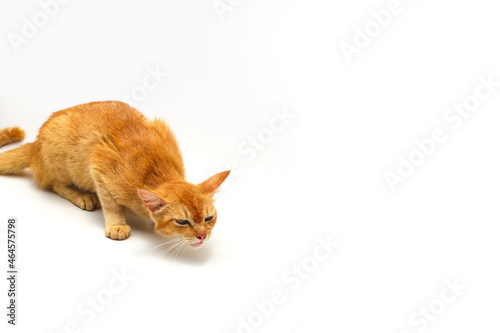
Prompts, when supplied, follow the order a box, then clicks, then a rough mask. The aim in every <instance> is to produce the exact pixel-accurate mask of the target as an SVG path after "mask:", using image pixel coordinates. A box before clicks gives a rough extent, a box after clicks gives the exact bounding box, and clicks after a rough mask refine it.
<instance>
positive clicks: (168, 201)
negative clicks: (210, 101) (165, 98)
mask: <svg viewBox="0 0 500 333" xmlns="http://www.w3.org/2000/svg"><path fill="white" fill-rule="evenodd" d="M23 138H24V132H23V131H22V130H21V129H19V128H17V127H15V128H11V129H4V130H2V131H0V146H2V145H4V144H7V143H9V142H13V141H18V140H21V139H23ZM27 167H29V168H30V169H31V170H32V171H33V178H34V179H35V181H36V182H37V183H38V185H39V186H40V187H41V188H51V189H52V190H54V191H55V192H56V193H57V194H59V195H60V196H61V197H63V198H66V199H67V200H69V201H71V202H72V203H73V204H75V205H77V206H78V207H80V208H81V209H84V210H93V209H96V208H99V206H102V209H103V213H104V220H105V224H106V227H105V233H106V236H108V237H110V238H112V239H126V238H127V237H129V235H130V226H129V225H127V223H126V221H125V214H124V208H128V209H130V210H131V211H132V212H134V213H135V214H137V215H139V216H141V217H143V218H145V219H149V220H152V221H153V222H154V224H155V228H154V229H155V231H156V232H158V233H160V234H162V235H166V236H169V237H174V238H179V239H180V240H182V241H183V243H184V244H189V245H191V246H194V247H198V246H200V245H202V244H203V243H204V242H205V241H206V240H207V239H208V238H209V237H210V234H211V231H212V229H213V227H214V225H215V223H216V222H217V212H216V210H215V207H214V205H213V203H214V199H213V194H214V193H215V191H216V190H217V188H218V187H219V186H220V185H221V184H222V182H223V181H224V180H225V179H226V177H227V176H228V175H229V171H225V172H221V173H218V174H216V175H215V176H213V177H211V178H209V179H207V180H206V181H204V182H202V183H200V184H198V185H194V184H191V183H188V182H186V180H185V176H184V164H183V162H182V157H181V152H180V150H179V146H178V144H177V141H176V139H175V137H174V134H173V133H172V132H171V130H170V129H169V128H168V127H167V126H166V125H165V123H164V122H163V121H161V120H158V119H155V120H153V121H150V120H147V119H146V118H145V117H144V116H143V115H142V114H141V113H139V112H138V111H137V110H136V109H134V108H132V107H131V106H129V105H127V104H125V103H122V102H94V103H88V104H83V105H78V106H75V107H72V108H69V109H65V110H62V111H59V112H55V113H54V114H53V115H52V116H51V117H50V118H49V120H48V121H47V122H45V124H44V125H43V126H42V127H41V128H40V132H39V134H38V137H37V140H36V141H35V142H33V143H27V144H25V145H22V146H21V147H19V148H16V149H12V150H10V151H7V152H4V153H1V154H0V174H1V175H7V174H14V173H18V172H21V171H22V170H24V169H25V168H27Z"/></svg>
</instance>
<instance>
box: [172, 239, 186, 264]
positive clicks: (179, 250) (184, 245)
mask: <svg viewBox="0 0 500 333" xmlns="http://www.w3.org/2000/svg"><path fill="white" fill-rule="evenodd" d="M185 247H186V243H185V242H184V243H182V245H181V246H179V248H178V251H177V254H176V255H175V258H174V262H175V261H177V256H178V255H179V253H181V251H182V250H183V249H185Z"/></svg>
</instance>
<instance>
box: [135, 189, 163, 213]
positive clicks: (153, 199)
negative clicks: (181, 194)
mask: <svg viewBox="0 0 500 333" xmlns="http://www.w3.org/2000/svg"><path fill="white" fill-rule="evenodd" d="M137 194H138V195H139V197H140V198H141V200H142V202H143V203H144V206H146V208H147V209H148V210H149V211H151V212H153V213H154V212H156V211H157V210H159V209H160V208H162V207H164V206H165V205H166V204H167V201H166V200H165V199H163V198H162V197H160V196H159V195H158V194H156V193H153V192H151V191H147V190H137Z"/></svg>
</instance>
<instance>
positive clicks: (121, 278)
mask: <svg viewBox="0 0 500 333" xmlns="http://www.w3.org/2000/svg"><path fill="white" fill-rule="evenodd" d="M111 274H112V275H113V277H112V278H111V279H110V280H109V281H108V283H107V285H106V287H105V288H102V289H100V290H98V291H97V292H96V293H95V294H94V295H93V296H89V297H87V298H86V299H85V301H82V302H80V304H78V305H77V307H76V314H77V315H78V316H79V317H81V320H83V322H84V323H79V322H78V321H76V320H71V321H68V322H67V323H66V324H65V325H64V328H63V329H62V330H60V331H58V333H82V332H83V331H84V329H83V327H84V326H85V325H89V324H90V323H91V322H92V321H94V320H95V319H96V318H97V316H98V314H99V313H101V312H103V311H104V310H105V309H106V307H107V306H109V304H110V303H111V302H113V299H114V298H115V296H116V295H118V294H120V293H122V292H123V291H124V290H125V289H126V287H127V286H128V285H129V283H130V281H132V280H134V279H135V277H134V276H133V275H129V274H128V273H127V272H126V270H125V268H122V270H121V272H119V271H117V270H115V269H113V270H111Z"/></svg>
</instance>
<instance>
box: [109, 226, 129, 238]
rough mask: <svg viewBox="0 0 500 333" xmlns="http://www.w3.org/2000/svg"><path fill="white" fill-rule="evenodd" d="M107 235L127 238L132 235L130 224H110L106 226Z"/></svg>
mask: <svg viewBox="0 0 500 333" xmlns="http://www.w3.org/2000/svg"><path fill="white" fill-rule="evenodd" d="M105 230H106V237H109V238H111V239H114V240H123V239H127V238H128V237H129V236H130V230H131V228H130V226H128V225H110V226H106V229H105Z"/></svg>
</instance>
